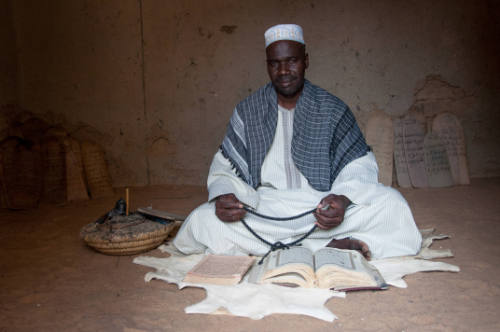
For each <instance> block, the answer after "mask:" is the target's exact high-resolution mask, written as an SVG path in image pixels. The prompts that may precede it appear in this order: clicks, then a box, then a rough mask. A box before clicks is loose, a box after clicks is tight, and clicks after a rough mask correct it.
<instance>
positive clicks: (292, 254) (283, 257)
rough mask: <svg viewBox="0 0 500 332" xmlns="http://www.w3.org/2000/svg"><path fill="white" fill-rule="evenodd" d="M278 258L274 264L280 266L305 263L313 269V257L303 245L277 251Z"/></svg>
mask: <svg viewBox="0 0 500 332" xmlns="http://www.w3.org/2000/svg"><path fill="white" fill-rule="evenodd" d="M277 253H278V260H277V262H276V266H278V267H280V266H283V265H286V264H306V265H308V266H310V267H311V268H312V269H314V258H313V255H312V252H311V250H309V249H307V248H304V247H291V248H290V249H284V250H279V251H277Z"/></svg>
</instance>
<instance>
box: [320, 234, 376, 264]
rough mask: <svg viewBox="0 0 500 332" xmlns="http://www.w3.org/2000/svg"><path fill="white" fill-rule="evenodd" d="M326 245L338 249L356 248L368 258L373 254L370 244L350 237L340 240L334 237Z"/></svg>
mask: <svg viewBox="0 0 500 332" xmlns="http://www.w3.org/2000/svg"><path fill="white" fill-rule="evenodd" d="M326 246H327V247H330V248H337V249H350V250H356V251H359V252H360V253H361V254H362V255H363V256H364V257H365V258H366V259H370V258H371V256H372V254H371V252H370V248H368V245H367V244H366V243H364V242H363V241H361V240H356V239H352V238H348V237H346V238H344V239H340V240H336V239H333V240H331V241H330V243H328V244H327V245H326Z"/></svg>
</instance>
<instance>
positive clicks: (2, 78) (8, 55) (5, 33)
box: [0, 0, 17, 126]
mask: <svg viewBox="0 0 500 332" xmlns="http://www.w3.org/2000/svg"><path fill="white" fill-rule="evenodd" d="M12 19H13V17H12V11H11V4H10V2H9V1H8V0H0V45H1V47H0V49H1V51H0V107H4V106H5V105H11V104H15V103H16V74H17V66H16V34H15V31H14V23H13V21H12ZM0 126H1V124H0Z"/></svg>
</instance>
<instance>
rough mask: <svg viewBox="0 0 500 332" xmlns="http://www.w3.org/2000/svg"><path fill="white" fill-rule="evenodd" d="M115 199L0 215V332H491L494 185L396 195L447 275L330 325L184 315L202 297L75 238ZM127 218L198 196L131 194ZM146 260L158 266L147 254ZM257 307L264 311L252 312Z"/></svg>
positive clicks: (348, 312)
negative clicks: (428, 236) (441, 251)
mask: <svg viewBox="0 0 500 332" xmlns="http://www.w3.org/2000/svg"><path fill="white" fill-rule="evenodd" d="M122 192H123V191H122V190H117V191H116V197H110V198H108V199H100V200H91V201H87V202H81V203H72V204H66V205H62V206H48V205H44V206H41V207H40V208H38V209H36V210H32V211H7V210H1V211H0V249H1V250H0V287H1V288H0V289H1V293H0V331H126V332H138V331H204V332H210V331H217V332H221V331H291V330H292V331H293V330H299V329H300V330H301V331H304V332H307V331H332V330H333V331H499V330H500V309H499V306H500V297H499V295H500V277H499V275H500V266H499V264H498V263H499V262H500V245H499V241H500V217H499V215H500V201H499V198H500V178H494V179H476V180H474V181H473V182H472V184H471V185H470V186H458V187H453V188H446V189H425V190H423V189H418V190H417V189H413V190H402V193H403V195H404V196H405V197H406V198H407V199H408V201H409V203H410V205H411V207H412V208H413V212H414V216H415V219H416V222H417V224H418V226H419V227H430V226H432V227H436V228H437V229H438V231H439V232H441V233H445V234H449V235H451V237H452V238H451V239H448V240H441V241H437V242H435V243H434V245H433V248H440V247H442V248H450V249H451V250H452V251H453V252H454V254H455V257H454V258H448V259H444V260H443V261H446V262H449V263H451V264H456V265H458V266H460V268H461V271H460V272H459V273H448V272H428V273H417V274H414V275H410V276H407V277H406V278H405V280H406V281H407V283H408V288H407V289H398V288H390V289H389V290H387V291H381V292H372V291H365V292H357V293H350V294H348V295H347V297H346V298H345V299H339V298H333V299H331V300H329V302H328V303H327V307H328V308H329V309H330V310H331V311H332V312H333V313H335V314H336V315H337V316H338V317H339V319H338V320H336V321H334V322H333V323H328V322H324V321H321V320H317V319H314V318H310V317H306V316H300V315H271V316H268V317H266V318H264V319H262V320H257V321H254V320H251V319H248V318H241V317H231V316H212V315H199V314H191V315H187V314H185V313H184V308H185V307H186V306H188V305H190V304H194V303H196V302H199V301H200V300H202V299H203V298H204V297H205V294H204V292H205V291H204V290H201V289H196V288H187V289H183V290H181V291H180V290H178V289H177V287H176V286H175V285H171V284H167V283H165V282H163V281H158V280H153V281H151V282H149V283H146V282H144V275H145V274H146V273H147V272H148V271H151V269H150V268H148V267H144V266H139V265H136V264H133V263H132V260H133V258H134V257H135V256H122V257H117V256H106V255H103V254H100V253H97V252H95V251H93V250H92V249H90V248H88V247H87V246H85V244H84V243H83V242H82V241H81V240H80V239H79V231H80V228H81V227H82V226H84V225H85V224H87V223H90V222H92V221H94V220H95V219H96V218H97V217H99V216H100V215H102V214H103V213H104V212H106V211H108V210H109V209H110V208H112V207H113V205H114V202H115V201H116V199H118V198H119V197H120V196H123V195H122V194H121V193H122ZM131 197H132V200H131V208H132V209H134V208H137V207H143V206H148V205H150V204H152V206H153V208H156V209H163V210H167V211H169V212H173V213H178V214H187V213H188V212H189V211H190V210H191V209H193V208H194V207H196V206H197V205H198V204H199V203H201V202H203V201H204V200H205V197H206V192H205V190H204V189H203V188H201V187H174V186H161V187H160V186H157V187H146V188H132V189H131ZM147 255H151V256H157V257H166V256H167V254H163V253H161V252H160V251H159V250H153V251H151V252H149V253H147ZM262 305H265V303H263V304H262Z"/></svg>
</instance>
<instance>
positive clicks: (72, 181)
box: [64, 137, 89, 202]
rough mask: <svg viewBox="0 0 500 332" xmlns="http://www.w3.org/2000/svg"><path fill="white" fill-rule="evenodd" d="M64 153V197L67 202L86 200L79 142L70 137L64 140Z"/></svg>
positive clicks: (87, 197) (85, 186)
mask: <svg viewBox="0 0 500 332" xmlns="http://www.w3.org/2000/svg"><path fill="white" fill-rule="evenodd" d="M64 150H65V153H66V198H67V200H68V201H69V202H73V201H83V200H88V199H89V195H88V191H87V185H86V183H85V173H84V171H83V161H82V152H81V149H80V143H79V142H78V141H77V140H76V139H74V138H71V137H67V138H66V139H65V140H64Z"/></svg>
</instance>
